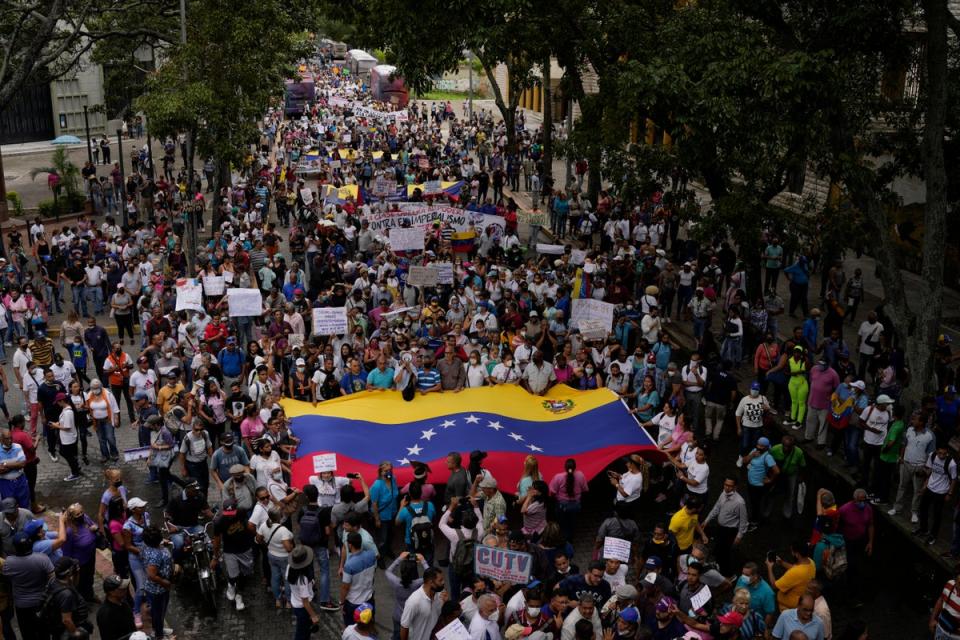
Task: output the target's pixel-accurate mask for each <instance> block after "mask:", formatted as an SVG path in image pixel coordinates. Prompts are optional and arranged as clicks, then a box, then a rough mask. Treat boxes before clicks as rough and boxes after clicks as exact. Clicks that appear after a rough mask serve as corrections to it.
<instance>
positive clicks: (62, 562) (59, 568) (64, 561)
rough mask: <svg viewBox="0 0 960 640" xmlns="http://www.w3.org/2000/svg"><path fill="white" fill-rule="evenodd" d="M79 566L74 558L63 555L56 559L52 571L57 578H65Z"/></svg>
mask: <svg viewBox="0 0 960 640" xmlns="http://www.w3.org/2000/svg"><path fill="white" fill-rule="evenodd" d="M79 567H80V563H79V562H77V561H76V559H74V558H70V557H68V556H63V557H62V558H60V559H59V560H57V564H56V566H55V567H54V570H53V572H54V573H55V574H56V576H57V577H58V578H66V577H67V576H69V575H70V574H72V573H73V572H74V571H76V570H77V569H78V568H79Z"/></svg>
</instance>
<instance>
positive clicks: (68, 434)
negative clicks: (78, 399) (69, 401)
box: [59, 407, 77, 444]
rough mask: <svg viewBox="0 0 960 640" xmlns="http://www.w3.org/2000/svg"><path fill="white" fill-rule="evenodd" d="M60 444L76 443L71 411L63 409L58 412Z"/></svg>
mask: <svg viewBox="0 0 960 640" xmlns="http://www.w3.org/2000/svg"><path fill="white" fill-rule="evenodd" d="M59 423H60V444H73V443H75V442H76V441H77V425H76V424H75V422H74V417H73V409H71V408H70V407H65V408H64V409H63V411H61V412H60V420H59Z"/></svg>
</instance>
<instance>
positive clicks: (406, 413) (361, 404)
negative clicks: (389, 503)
mask: <svg viewBox="0 0 960 640" xmlns="http://www.w3.org/2000/svg"><path fill="white" fill-rule="evenodd" d="M283 406H284V409H285V410H286V413H287V415H288V416H289V417H290V418H292V421H293V431H294V433H295V434H296V436H297V437H298V438H300V439H301V444H300V446H299V449H298V454H297V460H296V461H295V462H294V463H293V484H294V486H303V485H304V484H306V482H307V480H308V478H309V477H310V475H312V474H313V473H314V468H313V456H314V455H316V454H320V453H336V454H337V474H338V475H343V474H345V473H348V472H357V473H362V474H363V476H364V478H367V479H368V481H369V482H372V481H373V479H374V478H375V477H376V471H377V465H378V464H379V463H380V462H381V461H383V460H389V461H391V462H392V463H393V465H394V472H395V474H396V476H397V478H398V480H399V481H401V482H408V481H409V480H410V479H412V477H413V471H412V469H411V466H410V463H411V462H413V461H420V462H425V463H427V464H429V465H430V468H431V470H432V473H431V475H430V481H431V482H436V483H443V482H446V480H447V476H448V471H447V468H446V464H445V458H446V456H447V454H448V453H450V452H451V451H459V452H460V453H461V455H462V456H463V461H464V466H466V463H467V460H468V457H469V453H470V451H472V450H474V449H481V450H483V451H486V452H488V454H489V455H488V457H487V459H486V460H485V461H484V467H485V468H487V469H489V470H490V472H491V473H492V474H493V475H494V477H495V478H497V481H498V483H499V485H500V488H501V489H502V490H504V491H507V492H509V493H514V492H515V491H516V486H517V482H519V480H520V475H521V473H522V470H523V460H524V458H525V457H526V456H527V455H530V454H533V455H535V456H536V457H537V460H538V461H539V463H540V472H541V474H542V475H543V476H544V477H545V478H546V479H547V480H548V481H549V479H550V478H551V477H553V475H554V474H556V473H558V472H561V471H563V464H564V462H565V461H566V459H567V458H575V459H576V461H577V468H578V469H579V470H580V471H582V472H583V473H584V474H585V475H586V477H587V478H588V479H590V478H593V477H594V476H596V475H597V474H598V473H600V472H601V471H602V470H603V469H604V468H606V467H607V465H609V464H610V463H611V462H612V461H614V460H616V459H617V458H618V457H621V456H624V455H628V454H631V453H636V452H642V451H654V450H655V449H656V445H655V444H654V442H653V441H652V440H651V439H650V436H648V435H647V433H646V431H644V429H643V428H642V427H641V426H640V425H639V424H638V423H637V421H636V420H635V419H634V418H633V416H632V415H630V413H629V412H628V411H627V408H626V406H625V405H624V403H623V402H622V401H621V400H620V399H619V398H618V397H617V396H616V395H615V394H614V393H613V392H612V391H609V390H607V389H599V390H595V391H577V390H574V389H571V388H569V387H567V386H559V387H555V388H553V389H551V390H550V392H548V393H547V395H546V396H544V397H540V396H534V395H531V394H529V393H527V392H526V391H524V390H523V389H521V388H519V387H516V386H512V385H501V386H496V387H482V388H479V389H466V390H464V391H462V392H460V393H449V392H448V393H431V394H428V395H425V396H422V395H419V394H418V395H417V396H416V398H414V399H413V401H411V402H405V401H404V400H403V399H402V398H401V397H400V393H399V392H398V391H367V392H361V393H357V394H353V395H349V396H344V397H341V398H337V399H335V400H328V401H326V402H322V403H320V404H318V405H317V406H316V407H314V406H313V405H312V404H311V403H309V402H300V401H297V400H283Z"/></svg>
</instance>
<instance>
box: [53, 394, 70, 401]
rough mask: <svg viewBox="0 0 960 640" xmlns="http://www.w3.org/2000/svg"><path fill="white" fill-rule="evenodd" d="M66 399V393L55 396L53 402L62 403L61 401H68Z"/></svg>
mask: <svg viewBox="0 0 960 640" xmlns="http://www.w3.org/2000/svg"><path fill="white" fill-rule="evenodd" d="M66 399H67V394H65V393H58V394H57V395H55V396H54V397H53V401H54V402H61V401H63V400H66Z"/></svg>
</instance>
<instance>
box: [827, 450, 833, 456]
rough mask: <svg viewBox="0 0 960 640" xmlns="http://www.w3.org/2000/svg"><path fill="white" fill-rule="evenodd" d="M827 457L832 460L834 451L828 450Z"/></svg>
mask: <svg viewBox="0 0 960 640" xmlns="http://www.w3.org/2000/svg"><path fill="white" fill-rule="evenodd" d="M827 457H828V458H832V457H833V449H827Z"/></svg>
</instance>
